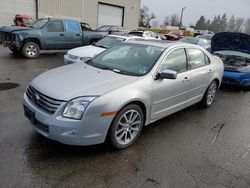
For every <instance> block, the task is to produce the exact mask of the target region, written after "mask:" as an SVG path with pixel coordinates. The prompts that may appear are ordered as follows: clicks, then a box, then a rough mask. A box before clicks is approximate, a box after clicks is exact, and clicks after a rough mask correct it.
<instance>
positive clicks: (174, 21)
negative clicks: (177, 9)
mask: <svg viewBox="0 0 250 188" xmlns="http://www.w3.org/2000/svg"><path fill="white" fill-rule="evenodd" d="M179 24H180V18H179V16H178V15H177V14H172V15H171V18H170V25H172V26H179Z"/></svg>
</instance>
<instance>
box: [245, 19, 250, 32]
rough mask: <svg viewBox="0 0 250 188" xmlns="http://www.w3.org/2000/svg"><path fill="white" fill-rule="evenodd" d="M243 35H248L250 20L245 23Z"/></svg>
mask: <svg viewBox="0 0 250 188" xmlns="http://www.w3.org/2000/svg"><path fill="white" fill-rule="evenodd" d="M245 33H247V34H249V35H250V18H248V19H247V20H246V22H245Z"/></svg>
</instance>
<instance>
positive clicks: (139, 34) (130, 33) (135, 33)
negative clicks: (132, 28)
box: [128, 32, 143, 37]
mask: <svg viewBox="0 0 250 188" xmlns="http://www.w3.org/2000/svg"><path fill="white" fill-rule="evenodd" d="M128 34H129V35H135V36H138V37H142V36H143V33H142V32H129V33H128Z"/></svg>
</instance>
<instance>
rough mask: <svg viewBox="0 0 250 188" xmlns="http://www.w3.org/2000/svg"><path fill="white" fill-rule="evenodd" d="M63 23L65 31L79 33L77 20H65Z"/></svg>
mask: <svg viewBox="0 0 250 188" xmlns="http://www.w3.org/2000/svg"><path fill="white" fill-rule="evenodd" d="M64 23H65V28H66V31H68V32H70V33H80V32H81V28H80V25H79V23H78V22H77V21H65V22H64Z"/></svg>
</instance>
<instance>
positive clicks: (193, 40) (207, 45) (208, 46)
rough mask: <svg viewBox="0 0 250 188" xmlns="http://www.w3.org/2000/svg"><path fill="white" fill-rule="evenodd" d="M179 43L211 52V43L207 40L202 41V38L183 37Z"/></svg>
mask: <svg viewBox="0 0 250 188" xmlns="http://www.w3.org/2000/svg"><path fill="white" fill-rule="evenodd" d="M179 41H180V42H185V43H190V44H195V45H198V46H201V47H203V48H205V49H206V50H208V51H210V50H211V41H210V40H207V39H204V38H198V37H184V38H182V39H180V40H179Z"/></svg>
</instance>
